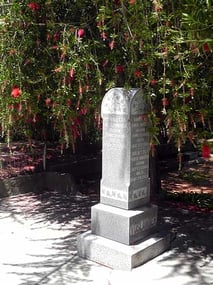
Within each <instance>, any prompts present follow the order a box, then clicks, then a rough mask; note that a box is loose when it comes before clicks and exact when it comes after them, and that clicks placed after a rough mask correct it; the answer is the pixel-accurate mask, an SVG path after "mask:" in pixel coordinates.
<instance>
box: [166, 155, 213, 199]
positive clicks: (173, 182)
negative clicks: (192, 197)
mask: <svg viewBox="0 0 213 285" xmlns="http://www.w3.org/2000/svg"><path fill="white" fill-rule="evenodd" d="M161 187H162V189H163V190H166V191H170V192H186V193H190V192H196V193H209V194H213V159H212V158H211V159H210V160H208V161H204V162H202V163H197V164H192V165H186V166H184V167H183V169H182V170H181V171H180V172H179V171H171V172H168V173H165V174H163V175H162V179H161Z"/></svg>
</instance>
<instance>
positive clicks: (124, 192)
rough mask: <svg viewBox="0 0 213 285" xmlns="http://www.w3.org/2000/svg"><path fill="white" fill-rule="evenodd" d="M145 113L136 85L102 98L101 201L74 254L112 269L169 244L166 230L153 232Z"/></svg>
mask: <svg viewBox="0 0 213 285" xmlns="http://www.w3.org/2000/svg"><path fill="white" fill-rule="evenodd" d="M146 113H147V106H146V104H145V101H144V95H143V92H142V90H141V89H132V90H130V91H127V90H125V89H124V88H113V89H111V90H109V91H108V92H107V93H106V95H105V96H104V99H103V102H102V109H101V114H102V118H103V151H102V179H101V185H100V186H101V189H100V203H99V204H97V205H95V206H93V207H92V210H91V218H92V219H91V232H90V231H89V232H87V233H85V234H82V235H81V236H80V237H79V239H78V254H79V256H81V257H83V258H87V259H90V260H92V261H96V262H98V263H101V264H104V265H107V266H109V267H112V268H116V269H123V270H130V269H132V268H134V267H136V266H138V265H140V264H143V263H145V262H146V261H148V260H150V259H152V258H153V257H155V256H157V255H159V254H160V253H162V252H163V251H165V250H166V249H168V247H169V245H170V234H169V233H166V234H164V235H161V236H160V237H159V235H158V234H156V233H155V232H156V228H157V227H156V226H157V209H158V207H157V206H156V205H151V204H150V178H149V132H148V127H149V124H148V120H147V114H146Z"/></svg>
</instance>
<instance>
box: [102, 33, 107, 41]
mask: <svg viewBox="0 0 213 285" xmlns="http://www.w3.org/2000/svg"><path fill="white" fill-rule="evenodd" d="M101 38H102V40H103V41H105V40H106V39H107V34H106V33H105V32H104V31H103V32H102V33H101Z"/></svg>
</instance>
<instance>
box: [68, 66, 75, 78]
mask: <svg viewBox="0 0 213 285" xmlns="http://www.w3.org/2000/svg"><path fill="white" fill-rule="evenodd" d="M69 75H70V77H72V78H73V77H74V75H75V69H74V68H71V69H70V71H69Z"/></svg>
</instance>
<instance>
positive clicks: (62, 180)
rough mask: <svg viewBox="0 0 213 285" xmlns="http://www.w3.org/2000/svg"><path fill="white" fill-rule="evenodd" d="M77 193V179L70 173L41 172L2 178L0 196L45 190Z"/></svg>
mask: <svg viewBox="0 0 213 285" xmlns="http://www.w3.org/2000/svg"><path fill="white" fill-rule="evenodd" d="M47 190H48V191H51V190H53V191H58V192H62V193H70V194H75V193H76V185H75V181H74V179H73V177H72V175H71V174H70V173H58V172H41V173H33V174H26V175H20V176H17V177H12V178H7V179H3V180H0V197H8V196H12V195H17V194H21V193H28V192H34V193H40V192H44V191H47Z"/></svg>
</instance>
